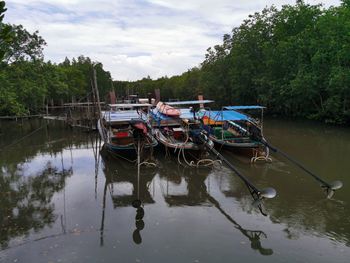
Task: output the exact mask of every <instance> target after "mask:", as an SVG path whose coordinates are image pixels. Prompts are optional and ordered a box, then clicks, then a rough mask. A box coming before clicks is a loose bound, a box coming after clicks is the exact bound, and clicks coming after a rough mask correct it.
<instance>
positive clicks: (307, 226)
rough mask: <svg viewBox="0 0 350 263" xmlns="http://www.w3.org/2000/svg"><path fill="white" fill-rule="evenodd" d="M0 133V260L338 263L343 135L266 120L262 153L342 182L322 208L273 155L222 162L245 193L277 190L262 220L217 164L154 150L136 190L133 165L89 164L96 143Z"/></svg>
mask: <svg viewBox="0 0 350 263" xmlns="http://www.w3.org/2000/svg"><path fill="white" fill-rule="evenodd" d="M0 124H1V126H0V149H2V150H1V151H0V226H1V229H0V262H26V263H27V262H46V263H47V262H349V258H350V247H349V246H350V191H349V188H348V187H349V185H350V176H349V170H350V129H348V128H338V127H329V126H323V125H320V124H314V123H308V122H292V121H285V120H267V121H266V122H265V130H264V134H265V137H266V138H268V139H269V140H270V142H271V143H273V144H274V145H275V146H277V147H279V148H281V149H283V150H284V151H285V152H287V153H289V154H290V155H292V156H294V157H296V158H297V159H298V160H299V161H301V162H302V163H304V164H305V165H306V166H307V167H308V168H310V169H311V170H313V171H314V172H315V173H316V174H318V175H320V176H321V177H322V178H324V179H325V180H327V181H332V180H336V179H339V180H342V181H343V183H344V187H343V188H342V189H340V190H339V191H337V192H336V193H335V195H334V196H333V198H332V199H330V200H328V199H325V194H324V192H323V191H322V189H321V187H319V184H318V183H317V182H316V181H315V180H314V179H313V178H311V177H310V176H308V175H307V174H305V173H304V172H303V171H301V170H300V169H299V168H297V167H295V166H293V165H292V164H291V163H289V162H288V161H287V160H286V159H284V158H283V157H282V156H278V155H276V154H273V155H272V159H273V162H272V163H270V164H266V163H259V164H250V163H249V159H247V158H246V157H243V156H240V155H236V154H234V153H231V152H223V154H224V156H225V157H226V158H227V159H229V160H230V161H231V162H232V163H233V164H234V165H235V167H236V168H237V169H239V170H240V171H241V172H242V173H243V174H244V175H245V176H246V177H248V178H249V179H250V180H251V181H252V182H253V183H254V184H256V186H258V187H260V188H262V187H267V186H270V187H274V188H275V189H276V190H277V192H278V194H277V196H276V197H275V198H274V199H271V200H266V201H265V202H264V210H265V212H266V213H267V214H268V215H267V216H263V215H262V214H261V213H260V212H259V210H257V209H256V208H254V207H253V206H252V204H251V203H252V198H251V196H250V194H249V192H248V190H247V189H246V188H245V186H244V184H243V183H242V182H241V180H240V179H239V178H238V177H237V176H235V175H234V174H233V173H232V172H231V171H230V170H229V169H228V168H227V167H225V166H224V165H222V166H220V165H218V164H216V165H215V166H213V167H209V168H191V167H183V166H181V165H178V163H177V159H176V158H175V157H166V156H164V154H162V153H157V152H156V153H155V156H156V162H157V167H155V168H152V167H142V168H141V173H140V180H138V177H137V168H136V166H135V164H132V163H128V162H126V161H121V160H118V159H115V158H112V157H109V156H108V155H107V156H105V155H102V156H101V155H100V151H99V147H100V146H101V145H100V144H101V143H100V141H99V140H98V138H97V137H96V134H88V133H84V132H81V131H74V130H73V131H72V130H69V129H66V128H65V127H63V126H62V125H61V124H60V123H50V124H49V126H48V127H47V126H46V125H44V124H45V123H44V121H42V120H33V121H24V122H1V123H0ZM38 128H39V130H37V129H38ZM31 132H33V133H32V134H31V135H30V136H28V137H25V138H24V139H23V140H22V141H20V142H19V143H17V144H14V145H10V144H11V143H12V142H14V141H16V140H18V139H19V138H21V137H22V136H24V135H26V134H29V133H31ZM137 196H139V198H140V199H141V200H142V202H143V209H144V217H143V219H142V220H139V218H138V220H136V218H137V210H136V209H135V208H134V207H133V206H132V205H131V203H132V201H133V200H134V199H135V198H137ZM141 212H142V211H141ZM138 216H140V211H139V213H138ZM141 217H142V216H141Z"/></svg>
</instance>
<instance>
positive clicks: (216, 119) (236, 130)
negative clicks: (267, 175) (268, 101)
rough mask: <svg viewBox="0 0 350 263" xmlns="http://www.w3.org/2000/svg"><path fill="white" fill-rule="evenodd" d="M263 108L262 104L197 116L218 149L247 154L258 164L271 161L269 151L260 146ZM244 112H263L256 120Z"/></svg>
mask: <svg viewBox="0 0 350 263" xmlns="http://www.w3.org/2000/svg"><path fill="white" fill-rule="evenodd" d="M264 109H265V107H263V106H259V105H252V106H225V107H222V109H221V110H218V111H214V110H202V111H199V112H198V113H197V114H198V117H199V118H200V119H201V120H202V123H203V128H204V129H205V130H206V131H207V133H208V135H209V138H210V139H211V140H212V141H213V142H214V143H215V145H216V146H218V147H220V148H226V149H231V150H233V151H236V152H238V151H239V152H245V153H248V154H250V155H251V157H252V160H253V161H256V160H269V158H268V154H269V153H268V149H267V148H266V147H265V146H264V145H263V144H262V143H261V138H263V134H262V131H263V111H264ZM241 110H260V111H261V118H260V120H259V119H254V118H252V117H251V116H250V115H248V114H246V113H243V112H241Z"/></svg>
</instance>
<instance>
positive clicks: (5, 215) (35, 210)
mask: <svg viewBox="0 0 350 263" xmlns="http://www.w3.org/2000/svg"><path fill="white" fill-rule="evenodd" d="M71 174H72V169H71V168H70V169H62V170H59V169H58V168H56V167H53V166H52V164H51V162H47V163H46V165H45V167H44V169H43V170H42V171H41V172H39V173H38V174H36V175H33V176H24V169H22V167H21V166H17V169H10V168H7V167H2V168H1V170H0V194H1V201H0V204H1V205H0V245H1V248H2V249H4V248H6V247H8V245H9V242H10V240H11V239H13V238H15V237H21V236H27V235H28V234H29V232H30V231H31V230H34V231H35V232H37V231H39V230H40V229H42V228H44V227H45V226H47V225H48V226H50V225H52V223H54V222H55V220H56V217H57V216H56V215H55V214H54V204H53V203H51V200H52V197H53V195H54V194H55V193H56V192H58V191H60V190H62V189H63V188H64V186H65V179H66V177H67V176H70V175H71Z"/></svg>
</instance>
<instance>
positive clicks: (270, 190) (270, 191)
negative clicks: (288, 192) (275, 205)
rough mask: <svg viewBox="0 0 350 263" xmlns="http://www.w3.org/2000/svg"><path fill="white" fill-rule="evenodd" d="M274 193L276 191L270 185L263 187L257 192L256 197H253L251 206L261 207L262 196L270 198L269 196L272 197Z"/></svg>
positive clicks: (275, 193)
mask: <svg viewBox="0 0 350 263" xmlns="http://www.w3.org/2000/svg"><path fill="white" fill-rule="evenodd" d="M276 195H277V191H276V190H275V189H274V188H272V187H267V188H263V189H261V190H260V191H259V192H258V193H257V196H258V197H257V198H255V197H254V201H253V203H252V206H253V207H258V208H259V209H262V207H261V205H262V203H263V199H264V198H267V199H271V198H274V197H275V196H276ZM260 211H261V210H260ZM263 214H264V213H263Z"/></svg>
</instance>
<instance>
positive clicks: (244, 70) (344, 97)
mask: <svg viewBox="0 0 350 263" xmlns="http://www.w3.org/2000/svg"><path fill="white" fill-rule="evenodd" d="M349 32H350V1H349V0H344V1H342V4H341V6H339V7H330V8H328V9H325V8H323V7H322V6H321V5H309V4H305V3H304V2H303V1H297V3H296V5H294V6H291V5H285V6H283V7H282V9H281V10H277V9H276V8H275V7H273V6H272V7H270V8H265V9H264V10H263V11H262V12H260V13H255V14H253V15H250V16H249V18H248V19H247V20H245V21H244V22H243V23H242V25H241V26H239V27H237V28H234V29H233V30H232V34H231V35H225V36H224V38H223V44H221V45H217V46H214V47H213V48H209V49H208V50H207V54H206V57H205V61H204V62H203V63H202V64H201V66H200V68H193V69H191V70H189V71H188V72H185V73H183V74H182V75H181V76H174V77H171V78H160V79H157V80H154V81H152V80H150V79H147V78H145V79H142V80H140V81H136V82H130V83H125V82H116V86H117V87H119V93H120V92H122V93H123V92H124V90H125V89H127V88H133V89H134V90H137V92H139V93H140V94H143V95H146V93H148V92H152V91H153V90H154V89H156V88H159V89H160V90H161V95H162V99H163V100H166V99H169V98H178V99H188V98H196V96H197V94H198V93H199V92H202V93H203V94H204V96H205V97H206V98H210V99H214V100H215V101H216V103H217V105H232V104H262V105H265V106H267V107H268V109H269V112H270V113H273V114H278V115H284V116H291V117H303V118H310V119H317V120H322V121H326V122H331V123H338V124H344V123H350V45H349V43H350V34H349ZM134 92H135V91H134Z"/></svg>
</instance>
